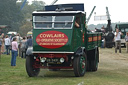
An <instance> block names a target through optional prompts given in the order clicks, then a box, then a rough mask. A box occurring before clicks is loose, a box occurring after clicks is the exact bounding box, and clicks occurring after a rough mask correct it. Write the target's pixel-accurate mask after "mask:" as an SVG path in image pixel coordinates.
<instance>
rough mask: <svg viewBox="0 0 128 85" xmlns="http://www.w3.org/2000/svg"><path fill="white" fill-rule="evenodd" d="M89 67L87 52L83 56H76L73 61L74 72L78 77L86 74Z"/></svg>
mask: <svg viewBox="0 0 128 85" xmlns="http://www.w3.org/2000/svg"><path fill="white" fill-rule="evenodd" d="M86 67H87V57H86V55H85V53H84V54H83V55H81V56H75V58H74V62H73V68H74V74H75V76H76V77H80V76H84V74H85V72H86Z"/></svg>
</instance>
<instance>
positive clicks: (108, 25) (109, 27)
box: [106, 7, 112, 32]
mask: <svg viewBox="0 0 128 85" xmlns="http://www.w3.org/2000/svg"><path fill="white" fill-rule="evenodd" d="M106 15H107V18H108V24H107V28H106V31H107V32H112V26H111V19H110V15H109V11H108V7H106Z"/></svg>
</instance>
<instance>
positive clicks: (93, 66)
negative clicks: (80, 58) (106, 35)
mask: <svg viewBox="0 0 128 85" xmlns="http://www.w3.org/2000/svg"><path fill="white" fill-rule="evenodd" d="M98 63H99V50H98V49H96V51H95V59H94V60H92V61H91V70H92V71H97V69H98Z"/></svg>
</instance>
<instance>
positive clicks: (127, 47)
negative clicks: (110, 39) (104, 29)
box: [125, 32, 128, 53]
mask: <svg viewBox="0 0 128 85" xmlns="http://www.w3.org/2000/svg"><path fill="white" fill-rule="evenodd" d="M125 41H126V52H127V53H128V32H127V33H126V36H125Z"/></svg>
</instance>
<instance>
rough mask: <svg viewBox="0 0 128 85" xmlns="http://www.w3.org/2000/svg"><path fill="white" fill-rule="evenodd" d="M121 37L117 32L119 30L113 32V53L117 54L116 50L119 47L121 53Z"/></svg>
mask: <svg viewBox="0 0 128 85" xmlns="http://www.w3.org/2000/svg"><path fill="white" fill-rule="evenodd" d="M121 35H123V34H122V33H121V32H119V29H118V28H116V32H115V53H117V48H118V47H119V52H120V53H121Z"/></svg>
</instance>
